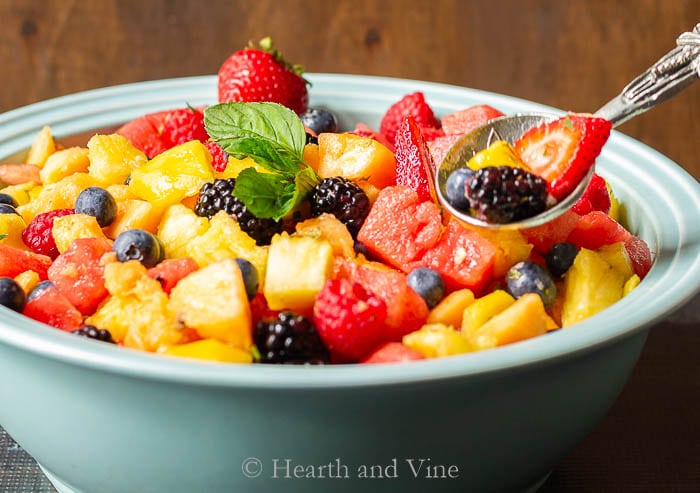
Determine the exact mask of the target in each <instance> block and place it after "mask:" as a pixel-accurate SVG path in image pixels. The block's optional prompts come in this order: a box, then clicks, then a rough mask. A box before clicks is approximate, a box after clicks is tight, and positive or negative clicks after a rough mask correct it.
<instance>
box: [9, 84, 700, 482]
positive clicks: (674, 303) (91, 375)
mask: <svg viewBox="0 0 700 493" xmlns="http://www.w3.org/2000/svg"><path fill="white" fill-rule="evenodd" d="M309 78H310V79H311V81H312V82H313V87H312V92H311V94H312V95H311V102H312V104H313V105H325V106H328V107H331V108H333V109H335V110H336V111H337V112H338V113H339V114H340V115H341V124H342V125H344V126H346V127H349V126H352V125H354V123H355V122H356V121H364V122H366V123H369V124H370V125H373V126H375V127H376V126H377V125H378V121H379V118H380V117H381V115H382V114H383V112H384V111H385V109H386V108H387V107H388V106H389V105H390V104H391V103H393V102H394V101H396V100H397V99H399V98H400V97H401V96H403V95H404V94H406V93H409V92H413V91H417V90H420V91H423V92H424V93H425V95H426V97H427V100H428V101H429V102H430V103H431V105H432V106H433V107H434V108H435V110H436V111H437V112H438V113H440V114H446V113H448V112H450V111H453V110H457V109H461V108H463V107H466V106H468V105H471V104H478V103H486V104H491V105H493V106H495V107H498V108H500V109H501V110H503V111H504V112H507V113H514V112H526V111H555V110H553V109H552V108H547V107H543V106H541V105H536V104H533V103H530V102H527V101H522V100H517V99H513V98H510V97H505V96H501V95H496V94H491V93H487V92H480V91H474V90H469V89H464V88H458V87H452V86H446V85H438V84H428V83H422V82H416V81H406V80H396V79H387V78H376V77H362V76H345V75H322V74H317V75H310V76H309ZM215 87H216V79H215V78H214V77H195V78H185V79H174V80H164V81H156V82H144V83H138V84H130V85H125V86H118V87H110V88H106V89H99V90H94V91H89V92H84V93H80V94H76V95H71V96H66V97H61V98H58V99H54V100H50V101H45V102H42V103H38V104H34V105H31V106H28V107H24V108H21V109H18V110H14V111H11V112H9V113H6V114H4V115H0V158H1V157H4V156H9V155H12V154H15V153H16V152H19V151H21V150H23V149H26V148H27V147H28V146H29V145H30V144H31V142H32V139H33V137H34V135H35V134H36V132H37V131H38V130H39V129H40V128H41V127H42V126H43V125H45V124H49V125H51V127H52V129H53V132H54V134H55V135H57V136H58V137H59V138H60V137H61V136H68V135H73V134H78V133H81V132H85V131H89V130H91V129H96V128H102V127H108V126H112V125H115V124H118V123H121V122H123V121H126V120H128V119H130V118H132V117H136V116H139V115H141V114H143V113H147V112H150V111H155V110H159V109H165V108H171V107H177V106H182V105H184V104H185V103H189V104H192V105H195V106H196V105H203V104H208V103H212V102H213V100H214V98H215V94H216V91H215ZM599 171H600V173H601V174H603V175H604V176H605V177H606V178H607V179H608V180H609V181H610V182H611V184H612V186H613V187H614V190H615V192H616V194H617V195H618V196H619V198H620V199H621V200H622V201H623V203H624V204H625V213H626V216H627V224H628V225H629V227H630V228H631V229H632V230H633V231H634V232H635V233H637V234H639V235H640V236H641V237H642V238H643V239H645V240H646V241H647V242H648V243H649V244H650V245H651V246H652V248H653V250H654V252H655V254H656V261H655V263H654V265H653V267H652V269H651V271H650V272H649V274H648V276H647V277H646V278H645V279H644V281H643V282H642V283H641V284H640V285H639V287H638V288H637V289H636V290H635V291H633V292H632V293H631V294H630V295H629V296H627V297H625V298H624V299H623V300H621V301H620V302H619V303H617V304H615V305H614V306H613V307H611V308H609V309H608V310H605V311H604V312H602V313H600V314H599V315H596V316H594V317H591V318H590V319H588V320H586V321H584V322H583V323H581V324H579V325H576V326H573V327H571V328H568V329H566V330H563V331H559V332H556V333H553V334H551V335H548V336H544V337H540V338H537V339H533V340H529V341H526V342H521V343H517V344H512V345H510V346H506V347H503V348H499V349H495V350H488V351H483V352H480V353H475V354H468V355H463V356H458V357H451V358H444V359H440V360H431V361H421V362H415V363H410V364H400V365H377V366H356V365H348V366H338V367H322V368H319V367H313V368H296V367H295V368H289V367H273V366H238V365H219V364H210V363H205V362H197V361H189V360H180V359H171V358H167V357H163V356H157V355H151V354H146V353H142V352H138V351H131V350H128V349H121V348H117V347H113V346H110V345H106V344H99V343H96V342H93V341H89V340H84V339H82V338H77V337H74V336H71V335H70V334H65V333H62V332H60V331H58V330H55V329H51V328H49V327H46V326H44V325H42V324H39V323H36V322H33V321H30V320H28V319H25V318H23V317H22V316H20V315H18V314H16V313H12V312H9V311H7V310H4V309H2V310H0V375H2V377H0V402H2V406H0V425H2V426H3V427H5V428H6V430H7V431H8V432H9V433H10V434H11V435H12V436H13V438H15V439H16V441H17V442H18V443H19V444H20V445H21V446H22V447H24V448H25V449H26V450H27V451H28V452H29V453H30V454H31V455H32V456H34V457H35V458H36V459H37V461H38V462H39V463H40V464H41V466H42V467H43V468H44V470H45V471H46V472H47V474H48V475H49V477H50V478H51V479H52V481H54V483H55V484H56V486H57V488H58V489H59V491H61V492H83V493H108V492H114V493H123V492H127V491H138V492H140V493H146V492H156V493H178V492H183V493H192V492H262V491H270V492H272V491H274V492H277V491H286V492H291V491H300V492H315V491H319V492H320V491H330V490H333V491H336V492H340V491H349V492H355V491H359V490H360V489H365V490H369V491H395V492H409V491H434V492H437V491H475V492H476V491H478V492H490V491H525V490H528V489H530V490H534V488H536V486H537V485H538V484H540V483H541V481H542V479H543V478H545V477H546V475H547V473H548V471H550V470H551V469H552V468H553V467H554V466H555V465H556V464H557V462H558V461H559V460H560V459H561V458H562V457H563V456H564V454H565V453H566V452H567V451H568V450H570V449H571V448H572V447H573V446H574V445H576V444H577V443H578V442H579V441H580V440H582V439H583V438H584V437H585V436H586V435H587V434H588V433H589V432H590V431H591V430H592V428H593V427H594V426H595V424H596V423H597V422H598V421H599V420H600V419H601V417H602V416H603V415H604V414H605V412H606V411H607V410H608V408H609V407H610V406H611V404H612V403H613V401H614V400H615V398H616V397H617V396H618V394H619V393H620V391H621V389H622V387H623V386H624V384H625V381H626V380H627V378H628V375H629V373H630V371H631V369H632V368H633V366H634V364H635V362H636V360H637V357H638V355H639V353H640V350H641V349H642V346H643V344H644V341H645V338H646V335H647V331H648V329H649V327H650V326H651V325H653V324H654V323H655V322H657V321H659V320H661V319H663V318H664V317H666V316H667V315H668V314H670V313H671V312H673V311H675V310H676V309H678V308H679V307H681V306H682V305H683V304H684V303H685V302H686V301H688V300H689V299H690V298H691V297H692V296H693V295H694V294H695V293H696V292H697V291H698V290H699V288H700V222H699V221H698V211H699V210H700V185H699V184H698V182H697V181H696V180H695V179H693V178H692V177H691V176H689V175H688V174H687V173H686V172H685V171H683V170H682V169H681V168H680V167H679V166H677V165H676V164H674V163H673V162H671V161H669V160H668V159H666V158H665V157H664V156H662V155H660V154H659V153H657V152H655V151H654V150H652V149H650V148H648V147H646V146H644V145H642V144H640V143H639V142H636V141H634V140H632V139H630V138H628V137H625V136H624V135H621V134H619V133H617V132H613V135H612V137H611V138H610V141H609V143H608V144H607V145H606V147H605V149H604V150H603V153H602V155H601V157H600V159H599Z"/></svg>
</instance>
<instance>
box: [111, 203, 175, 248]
mask: <svg viewBox="0 0 700 493" xmlns="http://www.w3.org/2000/svg"><path fill="white" fill-rule="evenodd" d="M162 217H163V211H162V210H161V209H157V208H156V207H155V206H154V205H153V204H151V203H150V202H148V201H146V200H139V199H130V200H125V201H123V202H117V216H116V218H115V219H114V221H113V222H112V224H110V225H109V226H107V227H106V228H105V234H106V235H107V237H108V238H111V239H115V238H116V237H117V236H119V235H120V234H121V233H123V232H124V231H126V230H127V229H144V230H146V231H149V232H151V233H155V232H156V230H157V229H158V223H160V220H161V218H162Z"/></svg>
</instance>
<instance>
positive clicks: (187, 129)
mask: <svg viewBox="0 0 700 493" xmlns="http://www.w3.org/2000/svg"><path fill="white" fill-rule="evenodd" d="M161 139H162V140H163V142H164V143H165V146H166V148H168V149H169V148H171V147H175V146H177V145H180V144H184V143H185V142H189V141H191V140H199V141H200V142H206V141H207V140H209V135H208V134H207V131H206V129H205V128H204V113H203V112H201V111H200V110H198V109H195V108H190V107H188V108H182V109H179V110H173V111H171V112H170V113H168V115H167V116H166V118H165V123H164V124H163V131H162V133H161Z"/></svg>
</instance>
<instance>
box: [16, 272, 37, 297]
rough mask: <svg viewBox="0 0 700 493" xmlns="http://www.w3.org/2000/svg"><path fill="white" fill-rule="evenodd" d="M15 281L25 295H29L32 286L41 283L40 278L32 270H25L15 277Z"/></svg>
mask: <svg viewBox="0 0 700 493" xmlns="http://www.w3.org/2000/svg"><path fill="white" fill-rule="evenodd" d="M15 281H16V282H17V284H19V285H20V287H21V288H22V290H23V291H24V292H25V293H29V292H30V291H31V290H32V289H33V288H34V286H36V285H37V284H39V282H41V277H39V274H37V273H36V272H34V271H33V270H25V271H24V272H21V273H19V274H17V275H16V276H15Z"/></svg>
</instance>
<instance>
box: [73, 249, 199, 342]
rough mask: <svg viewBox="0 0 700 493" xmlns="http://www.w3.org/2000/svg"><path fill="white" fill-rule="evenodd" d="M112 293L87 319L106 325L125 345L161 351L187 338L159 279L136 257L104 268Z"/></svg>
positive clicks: (89, 321)
mask: <svg viewBox="0 0 700 493" xmlns="http://www.w3.org/2000/svg"><path fill="white" fill-rule="evenodd" d="M104 277H105V287H106V288H107V291H109V293H110V296H109V297H108V298H107V299H106V300H105V301H104V302H103V303H102V304H101V305H100V307H99V308H98V309H97V311H96V312H95V313H94V314H93V315H92V316H91V317H88V319H87V320H86V323H87V324H91V325H94V326H96V327H100V328H102V329H107V330H109V332H110V333H111V334H112V338H113V339H114V340H115V341H116V342H119V343H123V344H124V346H127V347H132V348H136V349H143V350H145V351H152V352H153V351H158V350H161V349H162V348H165V347H169V346H173V345H176V344H179V343H181V342H183V341H184V340H185V331H184V330H183V329H182V326H181V325H180V324H179V323H178V320H177V317H176V316H175V313H174V312H173V311H172V310H170V308H169V306H168V295H167V294H165V292H164V291H163V289H162V287H161V285H160V283H159V282H158V281H156V280H155V279H153V278H152V277H150V276H149V275H148V274H147V273H146V268H145V267H144V266H143V264H141V263H140V262H139V261H137V260H130V261H128V262H109V263H107V264H106V265H105V270H104Z"/></svg>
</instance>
